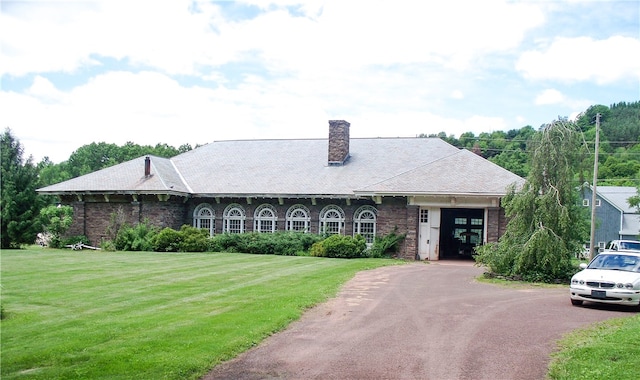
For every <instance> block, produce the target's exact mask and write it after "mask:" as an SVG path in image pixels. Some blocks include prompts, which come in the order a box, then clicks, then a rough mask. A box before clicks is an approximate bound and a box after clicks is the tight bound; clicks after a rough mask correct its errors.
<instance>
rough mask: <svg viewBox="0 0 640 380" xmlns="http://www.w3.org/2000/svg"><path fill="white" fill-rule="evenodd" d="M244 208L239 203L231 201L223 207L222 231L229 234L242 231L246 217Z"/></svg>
mask: <svg viewBox="0 0 640 380" xmlns="http://www.w3.org/2000/svg"><path fill="white" fill-rule="evenodd" d="M246 218H247V217H246V214H245V212H244V209H243V208H242V206H240V205H239V204H235V203H232V204H230V205H229V206H227V208H225V209H224V215H223V220H224V230H223V231H224V232H227V233H230V234H241V233H243V232H244V220H245V219H246Z"/></svg>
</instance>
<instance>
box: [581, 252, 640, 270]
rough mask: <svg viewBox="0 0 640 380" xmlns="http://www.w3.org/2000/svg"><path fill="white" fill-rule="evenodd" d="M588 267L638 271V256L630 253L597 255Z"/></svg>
mask: <svg viewBox="0 0 640 380" xmlns="http://www.w3.org/2000/svg"><path fill="white" fill-rule="evenodd" d="M588 268H589V269H611V270H624V271H629V272H638V271H639V270H640V257H637V256H630V255H598V256H596V257H595V258H594V259H593V261H591V263H590V264H589V266H588Z"/></svg>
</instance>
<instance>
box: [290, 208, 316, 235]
mask: <svg viewBox="0 0 640 380" xmlns="http://www.w3.org/2000/svg"><path fill="white" fill-rule="evenodd" d="M310 222H311V218H310V217H309V209H308V208H306V207H304V206H303V205H293V206H291V207H290V208H289V210H288V211H287V231H298V232H309V223H310Z"/></svg>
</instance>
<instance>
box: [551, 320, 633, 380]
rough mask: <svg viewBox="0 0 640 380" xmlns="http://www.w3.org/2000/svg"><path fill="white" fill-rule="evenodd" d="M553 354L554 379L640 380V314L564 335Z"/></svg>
mask: <svg viewBox="0 0 640 380" xmlns="http://www.w3.org/2000/svg"><path fill="white" fill-rule="evenodd" d="M559 348H560V351H559V352H557V353H556V354H554V355H553V360H552V361H551V364H550V366H549V376H548V377H549V378H550V379H554V380H576V379H584V380H592V379H598V380H627V379H628V380H635V379H638V378H640V374H639V372H638V371H639V369H640V315H636V316H634V317H629V318H620V319H613V320H609V321H605V322H601V323H597V324H594V325H592V326H590V327H589V328H586V329H580V330H576V331H574V332H572V333H570V334H568V335H567V336H565V337H564V338H563V339H562V340H561V341H560V344H559Z"/></svg>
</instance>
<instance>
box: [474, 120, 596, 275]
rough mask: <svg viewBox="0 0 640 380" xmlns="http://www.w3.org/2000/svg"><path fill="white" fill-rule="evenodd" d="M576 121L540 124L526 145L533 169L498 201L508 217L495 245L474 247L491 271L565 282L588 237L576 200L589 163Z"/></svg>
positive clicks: (586, 223) (587, 226) (586, 227)
mask: <svg viewBox="0 0 640 380" xmlns="http://www.w3.org/2000/svg"><path fill="white" fill-rule="evenodd" d="M583 146H584V145H583V143H582V137H581V134H580V132H579V130H578V128H577V127H576V126H575V124H574V123H572V122H569V121H566V120H560V121H554V122H553V123H551V124H548V125H546V126H545V127H543V128H542V129H541V130H540V131H539V132H538V133H536V135H535V136H534V137H533V139H532V142H531V144H530V146H529V148H528V149H529V151H530V153H529V154H530V165H531V170H530V171H529V175H528V176H527V178H526V182H525V183H524V185H523V186H522V188H520V189H516V188H511V189H509V192H508V194H507V195H506V196H505V197H504V198H503V200H502V205H503V207H504V209H505V214H506V216H507V218H508V220H509V222H508V224H507V228H506V231H505V233H504V235H503V236H502V237H501V238H500V239H499V241H498V242H497V243H490V244H486V245H484V246H481V247H478V249H477V253H478V254H477V256H476V262H477V263H479V264H483V265H486V266H487V267H488V268H489V270H490V271H491V272H493V273H494V274H499V275H504V276H508V277H514V278H520V279H524V280H527V281H544V282H555V281H564V280H566V279H567V278H568V277H570V275H571V274H572V272H573V268H572V264H571V258H572V257H573V256H574V254H575V253H576V252H578V250H580V248H581V244H582V242H584V241H586V240H587V237H588V230H589V223H588V217H587V216H586V215H585V211H584V207H581V205H579V202H578V198H579V192H578V190H577V187H578V184H579V183H581V181H579V180H578V178H581V176H580V174H581V172H582V170H583V168H585V167H586V166H585V164H588V160H586V159H585V158H586V156H585V151H584V149H583Z"/></svg>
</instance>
